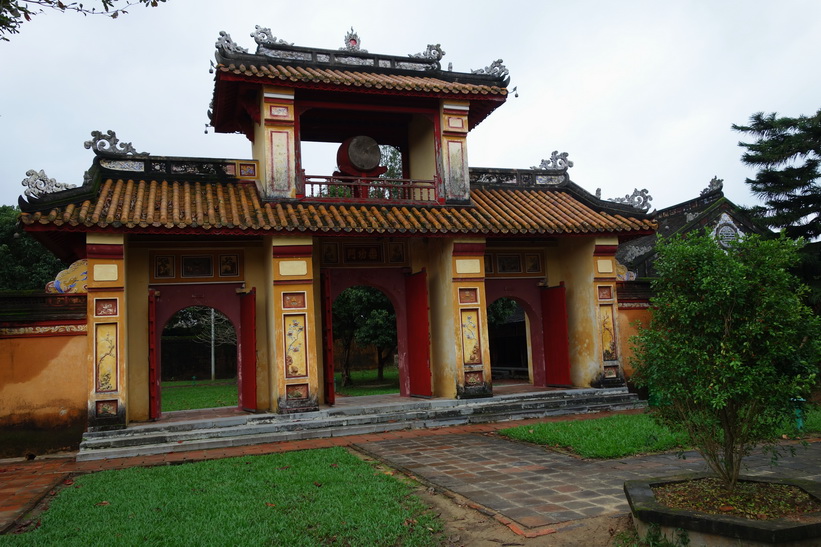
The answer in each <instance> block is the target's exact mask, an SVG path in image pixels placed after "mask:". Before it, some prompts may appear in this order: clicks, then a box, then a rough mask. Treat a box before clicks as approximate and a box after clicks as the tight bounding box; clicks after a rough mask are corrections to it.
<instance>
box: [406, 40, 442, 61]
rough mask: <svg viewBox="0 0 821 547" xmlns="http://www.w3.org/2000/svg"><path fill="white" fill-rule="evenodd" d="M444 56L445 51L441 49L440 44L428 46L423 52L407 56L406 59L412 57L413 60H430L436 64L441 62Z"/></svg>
mask: <svg viewBox="0 0 821 547" xmlns="http://www.w3.org/2000/svg"><path fill="white" fill-rule="evenodd" d="M444 56H445V51H444V50H443V49H442V46H441V44H428V47H427V49H425V51H423V52H421V53H410V54H408V57H413V58H414V59H432V60H434V61H437V62H439V61H441V60H442V57H444Z"/></svg>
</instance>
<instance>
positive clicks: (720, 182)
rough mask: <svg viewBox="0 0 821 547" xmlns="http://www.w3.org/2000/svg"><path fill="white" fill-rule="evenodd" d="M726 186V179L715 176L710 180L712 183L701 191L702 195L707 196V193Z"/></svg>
mask: <svg viewBox="0 0 821 547" xmlns="http://www.w3.org/2000/svg"><path fill="white" fill-rule="evenodd" d="M723 188H724V179H720V178H718V177H713V180H711V181H710V184H709V185H708V186H707V188H705V189H704V190H702V191H701V194H700V195H702V196H706V195H707V194H712V193H713V192H718V191H720V190H722V189H723Z"/></svg>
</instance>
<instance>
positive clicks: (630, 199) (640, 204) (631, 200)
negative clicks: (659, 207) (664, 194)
mask: <svg viewBox="0 0 821 547" xmlns="http://www.w3.org/2000/svg"><path fill="white" fill-rule="evenodd" d="M596 197H597V198H599V199H601V188H598V189H597V190H596ZM607 201H612V202H613V203H624V204H625V205H629V206H631V207H633V208H635V209H638V210H640V211H644V212H645V213H646V212H647V211H649V210H650V202H651V201H653V196H651V195H650V193H649V191H648V190H647V188H643V189H642V190H639V189H638V188H635V189H633V193H632V194H628V195H626V196H624V197H623V198H610V199H608V200H607Z"/></svg>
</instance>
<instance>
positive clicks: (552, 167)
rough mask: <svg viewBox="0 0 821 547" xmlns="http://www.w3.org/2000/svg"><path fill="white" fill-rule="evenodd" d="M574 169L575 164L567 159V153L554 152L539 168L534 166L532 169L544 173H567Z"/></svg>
mask: <svg viewBox="0 0 821 547" xmlns="http://www.w3.org/2000/svg"><path fill="white" fill-rule="evenodd" d="M571 167H573V162H572V161H570V160H569V159H567V152H562V153H561V154H560V153H559V151H558V150H554V151H553V153H551V154H550V159H549V160H542V161H541V163H539V165H538V166H532V167H531V169H538V170H542V171H567V170H568V169H570V168H571Z"/></svg>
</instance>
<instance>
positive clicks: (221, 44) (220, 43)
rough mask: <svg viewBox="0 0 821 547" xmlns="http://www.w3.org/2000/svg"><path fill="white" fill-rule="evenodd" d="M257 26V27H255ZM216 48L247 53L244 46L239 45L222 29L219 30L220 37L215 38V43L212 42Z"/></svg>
mask: <svg viewBox="0 0 821 547" xmlns="http://www.w3.org/2000/svg"><path fill="white" fill-rule="evenodd" d="M257 28H259V27H257ZM214 45H215V46H216V48H217V49H220V50H223V51H228V52H231V53H248V50H247V49H246V48H244V47H240V46H238V45H237V43H236V42H234V40H233V39H231V35H230V34H228V33H227V32H225V31H224V30H221V31H220V37H219V38H217V43H216V44H214Z"/></svg>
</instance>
